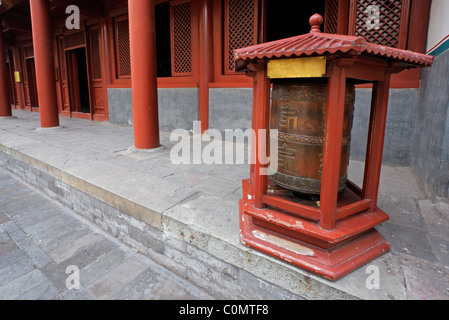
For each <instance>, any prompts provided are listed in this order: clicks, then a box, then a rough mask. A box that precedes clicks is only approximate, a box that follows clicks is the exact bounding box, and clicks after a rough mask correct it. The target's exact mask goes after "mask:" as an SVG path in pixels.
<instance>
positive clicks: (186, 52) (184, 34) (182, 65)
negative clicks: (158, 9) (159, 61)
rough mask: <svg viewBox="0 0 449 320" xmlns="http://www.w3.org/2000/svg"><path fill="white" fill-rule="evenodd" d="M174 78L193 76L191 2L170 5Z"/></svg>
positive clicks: (182, 1)
mask: <svg viewBox="0 0 449 320" xmlns="http://www.w3.org/2000/svg"><path fill="white" fill-rule="evenodd" d="M170 29H171V30H170V31H171V32H170V34H171V55H172V59H171V65H172V67H171V69H172V76H188V75H191V74H192V22H191V5H190V1H185V0H181V1H174V2H171V3H170Z"/></svg>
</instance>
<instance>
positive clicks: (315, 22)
mask: <svg viewBox="0 0 449 320" xmlns="http://www.w3.org/2000/svg"><path fill="white" fill-rule="evenodd" d="M322 23H323V17H322V16H321V15H320V14H319V13H315V14H314V15H313V16H311V17H310V19H309V24H310V26H311V27H312V29H310V33H321V30H320V26H321V24H322Z"/></svg>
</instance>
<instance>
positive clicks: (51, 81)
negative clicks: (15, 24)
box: [30, 0, 59, 128]
mask: <svg viewBox="0 0 449 320" xmlns="http://www.w3.org/2000/svg"><path fill="white" fill-rule="evenodd" d="M30 12H31V24H32V31H33V49H34V61H35V66H36V86H37V97H38V101H39V114H40V121H41V127H43V128H47V127H57V126H59V115H58V102H57V96H56V86H55V68H54V59H53V42H52V34H53V33H52V28H51V23H50V9H49V7H48V1H47V0H30Z"/></svg>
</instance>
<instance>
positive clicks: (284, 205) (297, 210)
mask: <svg viewBox="0 0 449 320" xmlns="http://www.w3.org/2000/svg"><path fill="white" fill-rule="evenodd" d="M263 202H264V203H265V204H267V205H270V206H273V207H276V208H279V209H282V210H286V211H289V212H291V213H292V214H295V215H299V216H302V217H304V218H307V219H312V220H319V219H320V210H319V209H315V208H312V207H309V206H306V205H302V204H300V203H296V202H293V201H288V200H285V199H281V198H279V197H275V196H268V195H264V196H263Z"/></svg>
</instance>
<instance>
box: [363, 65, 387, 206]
mask: <svg viewBox="0 0 449 320" xmlns="http://www.w3.org/2000/svg"><path fill="white" fill-rule="evenodd" d="M389 90H390V75H389V74H387V75H385V80H384V81H375V82H374V85H373V93H372V99H371V114H370V121H369V129H368V141H367V146H366V160H365V172H364V177H363V189H362V198H364V199H371V200H372V202H371V207H370V212H374V211H375V210H376V208H377V196H378V192H379V179H380V171H381V167H382V155H383V147H384V138H385V125H386V122H387V108H388V94H389Z"/></svg>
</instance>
